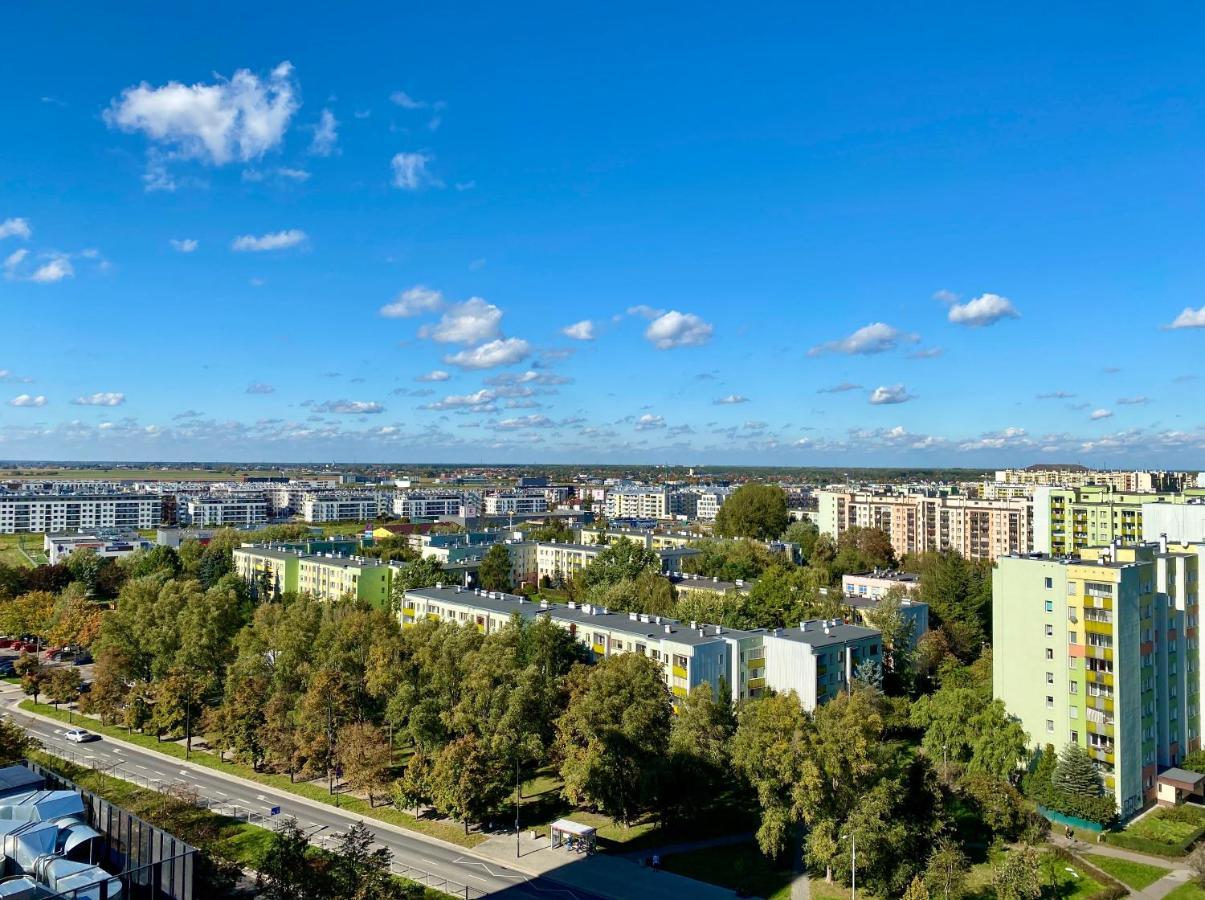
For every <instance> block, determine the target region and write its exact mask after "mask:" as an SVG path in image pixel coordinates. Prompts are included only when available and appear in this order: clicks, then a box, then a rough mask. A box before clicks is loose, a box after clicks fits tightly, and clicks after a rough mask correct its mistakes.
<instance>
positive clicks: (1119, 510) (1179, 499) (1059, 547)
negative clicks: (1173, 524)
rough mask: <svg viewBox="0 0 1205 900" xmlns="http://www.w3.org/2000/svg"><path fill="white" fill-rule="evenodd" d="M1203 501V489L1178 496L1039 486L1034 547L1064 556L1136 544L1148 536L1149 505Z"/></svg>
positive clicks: (1104, 489)
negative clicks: (1117, 543) (1116, 543)
mask: <svg viewBox="0 0 1205 900" xmlns="http://www.w3.org/2000/svg"><path fill="white" fill-rule="evenodd" d="M1202 499H1205V491H1202V490H1201V489H1200V488H1188V489H1186V490H1184V491H1181V492H1176V493H1168V492H1165V493H1139V492H1132V491H1119V490H1116V489H1114V488H1111V487H1106V486H1100V485H1088V486H1085V487H1072V488H1061V487H1037V488H1035V489H1034V494H1033V510H1034V516H1033V518H1034V546H1033V549H1034V550H1037V551H1038V552H1041V553H1049V554H1050V555H1051V556H1062V555H1064V554H1068V553H1075V552H1077V551H1079V550H1082V549H1084V548H1086V547H1099V546H1103V545H1105V544H1109V543H1112V542H1113V541H1115V540H1120V541H1121V542H1122V543H1136V542H1137V541H1140V540H1142V537H1143V533H1144V528H1143V514H1144V508H1145V507H1146V506H1147V505H1154V504H1171V505H1179V504H1184V503H1191V502H1194V501H1196V502H1199V501H1201V500H1202ZM1190 537H1192V538H1193V539H1195V536H1190Z"/></svg>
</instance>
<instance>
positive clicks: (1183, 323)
mask: <svg viewBox="0 0 1205 900" xmlns="http://www.w3.org/2000/svg"><path fill="white" fill-rule="evenodd" d="M10 221H11V220H10ZM18 221H20V220H18ZM2 231H3V228H2V227H0V232H2ZM2 236H3V235H2V234H0V237H2ZM1163 327H1164V329H1165V330H1173V329H1178V328H1205V306H1202V307H1201V308H1200V309H1193V308H1192V307H1191V306H1186V307H1184V311H1183V312H1182V313H1180V315H1178V316H1176V318H1175V319H1174V320H1173V321H1172V323H1171V324H1170V325H1164V326H1163Z"/></svg>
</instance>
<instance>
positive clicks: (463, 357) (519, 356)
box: [444, 338, 531, 369]
mask: <svg viewBox="0 0 1205 900" xmlns="http://www.w3.org/2000/svg"><path fill="white" fill-rule="evenodd" d="M529 355H531V345H530V344H528V343H527V341H525V340H522V339H520V338H504V339H500V340H496V341H490V342H489V343H488V344H482V345H481V346H480V347H474V348H473V349H472V350H461V351H460V352H459V353H454V354H452V355H451V356H445V357H444V362H446V363H447V364H448V365H450V366H459V367H460V368H462V369H493V368H495V367H497V366H509V365H511V364H512V363H517V362H519V361H520V360H524V359H526V358H527V357H528V356H529Z"/></svg>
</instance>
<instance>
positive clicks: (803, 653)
mask: <svg viewBox="0 0 1205 900" xmlns="http://www.w3.org/2000/svg"><path fill="white" fill-rule="evenodd" d="M516 614H518V615H519V616H522V617H524V618H527V619H533V618H535V617H536V616H541V615H542V616H547V617H548V618H549V619H550V620H551V621H553V622H555V623H556V624H558V625H560V626H561V627H562V628H565V629H566V630H568V631H569V633H570V634H572V635H573V636H574V637H575V638H576V639H577V640H578V641H580V642H581V643H582V644H584V645H585V646H586V647H587V648H589V649H590V651H591V652H592V653H593V654H594V655H595V657H596V658H598V659H602V658H605V657H607V656H612V655H614V654H617V653H640V654H641V655H643V656H647V657H649V658H650V659H653V660H654V661H656V662H657V663H658V664H659V665H660V666H661V668H662V678H663V679H664V680H665V683H666V686H667V688H668V689H669V691H670V692H671V693H672V694H673V695H674V697H684V696H686V694H687V693H689V691H690V690H691V688H693V687H695V686H697V685H700V684H708V685H710V686H711V688H712V690H714V691H717V692H718V691H720V690H721V685H722V686H724V687H723V689H725V690H727V691H728V692H729V693H730V696H731V697H732V699H733V700H740V699H745V698H749V697H756V696H760V695H761V694H762V693H764V692H765V691H766V690H767V689H771V690H775V691H780V692H786V691H792V690H793V691H795V692H796V694H798V696H799V698H800V702H801V703H802V704H803V706H804V708H805V709H813V708H814V707H815V705H816V704H817V703H823V702H824V701H825V700H827V699H830V698H831V697H834V696H836V694H837V693H838V692H839V691H840V690H843V689H844V690H848V689H849V686H850V680H851V679H852V677H853V676H854V673H855V672H856V671H857V668H858V666H859V664H861V663H862V662H863V661H865V660H870V661H873V662H879V661H880V660H881V658H882V647H881V644H880V640H879V633H878V632H877V631H874V630H872V629H868V628H860V627H858V626H854V625H847V624H844V623H843V622H840V621H835V620H834V621H828V622H801V623H800V626H799V628H786V629H772V630H769V631H767V630H763V629H758V630H755V631H739V630H733V629H728V628H723V627H720V626H717V625H704V624H702V623H699V622H689V623H687V622H680V621H678V620H676V619H669V618H665V617H661V616H648V615H643V614H638V613H617V612H611V611H610V610H608V609H606V608H599V607H594V606H590V605H589V604H586V605H580V606H579V605H577V604H574V603H570V604H569V605H567V606H560V605H558V604H549V603H548V602H547V601H541V602H539V603H533V602H531V601H529V600H527V599H526V598H523V597H518V596H514V595H511V594H504V593H501V592H497V591H493V592H491V591H481V590H470V589H467V588H460V587H445V586H443V585H436V586H435V587H433V588H418V589H415V590H410V591H407V592H406V594H405V597H404V599H403V602H402V609H401V611H400V615H401V617H402V625H403V627H408V626H412V625H414V624H415V623H416V622H418V621H420V620H422V619H424V618H431V619H437V620H441V621H448V622H455V623H458V624H462V625H472V626H475V627H476V628H478V629H480V630H481V631H484V632H486V633H490V632H494V631H498V630H499V629H501V628H503V627H505V626H506V624H507V622H509V621H510V619H511V617H512V616H514V615H516Z"/></svg>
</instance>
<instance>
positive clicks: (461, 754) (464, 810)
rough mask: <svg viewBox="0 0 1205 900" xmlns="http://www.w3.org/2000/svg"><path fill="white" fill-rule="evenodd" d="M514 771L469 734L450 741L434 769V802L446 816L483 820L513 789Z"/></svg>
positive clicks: (432, 773) (432, 778) (462, 820)
mask: <svg viewBox="0 0 1205 900" xmlns="http://www.w3.org/2000/svg"><path fill="white" fill-rule="evenodd" d="M510 777H511V776H510V773H509V772H508V770H507V767H506V765H505V764H504V762H503V761H502V759H501V758H500V757H499V756H497V755H496V754H494V753H491V752H490V751H489V749H488V748H487V747H485V746H483V745H482V744H481V743H480V742H479V741H478V740H477V738H476V737H474V736H473V735H467V736H465V737H462V738H458V739H456V740H454V741H452V743H450V744H448V745H447V746H446V747H444V749H443V750H442V751H441V752H440V754H439V757H438V758H437V759H436V760H435V765H434V766H433V767H432V769H431V777H430V782H429V783H430V791H431V803H432V805H433V806H434V807H435V808H436V809H437V810H439V811H440V812H441V813H443V814H444V815H446V816H450V817H452V818H454V819H460V820H461V822H463V823H464V832H465V834H468V833H469V824H470V823H473V822H481V821H483V820H485V819H486V818H488V817H489V816H491V815H493V814H494V813H495V812H496V811H497V810H498V809H500V808H501V806H502V804H503V802H504V801H505V800H506V796H507V793H508V792H509V790H510V783H511V782H510Z"/></svg>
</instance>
